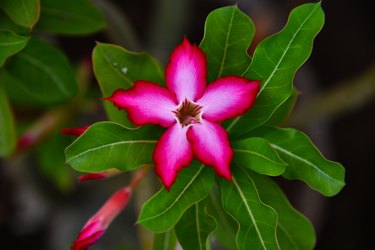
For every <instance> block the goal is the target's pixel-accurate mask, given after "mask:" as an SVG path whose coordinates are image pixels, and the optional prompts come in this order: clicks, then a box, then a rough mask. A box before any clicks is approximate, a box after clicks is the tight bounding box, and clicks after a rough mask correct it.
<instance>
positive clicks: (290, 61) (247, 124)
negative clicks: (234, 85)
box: [227, 3, 324, 136]
mask: <svg viewBox="0 0 375 250" xmlns="http://www.w3.org/2000/svg"><path fill="white" fill-rule="evenodd" d="M323 23H324V13H323V10H322V8H321V6H320V3H310V4H304V5H301V6H299V7H297V8H295V9H294V10H293V11H292V12H291V14H290V16H289V20H288V23H287V24H286V26H285V27H284V29H283V30H282V31H280V32H279V33H277V34H275V35H273V36H270V37H268V38H266V39H265V40H264V41H262V42H261V43H260V44H259V45H258V47H257V48H256V50H255V52H254V56H253V60H252V62H251V65H250V67H249V70H248V71H246V72H245V73H244V74H243V76H245V77H246V78H249V79H261V80H262V83H261V86H260V92H259V94H258V96H257V100H256V102H255V104H254V106H253V107H252V108H251V109H250V111H249V112H247V113H246V114H245V115H243V116H241V117H237V118H235V119H234V120H232V121H230V122H228V127H227V130H228V131H230V133H231V134H232V135H236V136H239V135H241V134H243V133H245V132H247V131H249V130H251V129H253V128H256V127H258V126H260V125H262V124H264V123H265V122H267V121H268V120H269V119H270V117H271V116H272V114H273V113H274V112H275V110H277V109H278V108H279V107H280V106H281V105H282V104H283V103H284V102H285V101H286V100H287V99H288V97H289V96H290V95H291V94H292V91H293V78H294V75H295V73H296V71H297V69H298V68H299V67H300V66H301V65H302V64H303V63H304V62H305V61H306V60H307V58H308V57H309V56H310V54H311V51H312V45H313V40H314V38H315V36H316V35H317V34H318V33H319V31H320V30H321V28H322V26H323Z"/></svg>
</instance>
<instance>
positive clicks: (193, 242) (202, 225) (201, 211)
mask: <svg viewBox="0 0 375 250" xmlns="http://www.w3.org/2000/svg"><path fill="white" fill-rule="evenodd" d="M206 204H207V201H206V200H203V201H201V202H199V203H196V204H194V205H193V206H191V207H190V208H189V209H188V210H187V211H186V212H185V213H184V215H183V216H182V218H181V219H180V221H179V222H178V223H177V224H176V226H175V231H176V235H177V238H178V242H180V244H181V246H182V248H183V249H196V250H205V249H211V247H210V240H209V236H210V234H211V233H212V231H214V230H215V228H216V223H215V220H214V219H213V218H212V217H211V216H209V215H207V213H206Z"/></svg>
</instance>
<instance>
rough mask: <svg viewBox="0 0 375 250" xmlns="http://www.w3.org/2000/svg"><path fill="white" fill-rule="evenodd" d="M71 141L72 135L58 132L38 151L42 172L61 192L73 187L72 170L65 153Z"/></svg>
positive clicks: (39, 165)
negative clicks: (66, 160) (66, 162)
mask: <svg viewBox="0 0 375 250" xmlns="http://www.w3.org/2000/svg"><path fill="white" fill-rule="evenodd" d="M71 141H72V140H71V137H69V136H65V135H62V134H60V133H56V134H54V135H53V137H52V138H51V139H49V140H48V141H47V142H46V143H44V144H43V145H41V146H40V147H38V151H37V156H38V162H39V164H38V167H39V169H40V172H41V173H42V174H43V175H44V176H45V177H46V178H48V179H49V180H50V181H51V182H52V183H53V184H55V185H56V187H57V188H58V189H59V190H60V191H61V192H67V191H70V190H71V189H72V188H73V177H72V170H71V168H69V167H68V166H67V165H66V164H65V155H64V149H65V147H66V146H67V145H68V144H69V143H71Z"/></svg>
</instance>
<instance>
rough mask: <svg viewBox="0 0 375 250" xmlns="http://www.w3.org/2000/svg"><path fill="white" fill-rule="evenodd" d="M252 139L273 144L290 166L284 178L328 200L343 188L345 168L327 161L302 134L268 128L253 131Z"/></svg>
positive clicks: (295, 131) (290, 130)
mask: <svg viewBox="0 0 375 250" xmlns="http://www.w3.org/2000/svg"><path fill="white" fill-rule="evenodd" d="M250 136H260V137H263V138H265V139H266V140H268V141H269V142H270V143H271V146H272V147H273V148H274V149H275V150H276V151H277V152H278V154H279V156H280V157H281V158H282V159H283V160H284V161H285V162H286V163H287V164H288V165H287V168H286V170H285V172H284V174H283V176H284V177H286V178H288V179H299V180H302V181H304V182H306V183H307V184H308V185H309V186H310V187H311V188H313V189H315V190H317V191H319V192H321V193H322V194H324V195H326V196H332V195H335V194H337V193H338V192H340V190H341V189H342V188H343V187H344V185H345V182H344V178H345V169H344V167H343V166H342V165H341V164H340V163H337V162H332V161H328V160H326V159H325V158H324V157H323V156H322V154H321V153H320V152H319V150H318V149H317V148H316V147H315V146H314V144H313V143H312V142H311V141H310V139H309V138H308V137H307V136H306V135H305V134H304V133H302V132H301V131H298V130H296V129H291V128H289V129H280V128H273V127H268V126H265V127H261V128H258V129H256V130H254V131H252V132H251V134H250Z"/></svg>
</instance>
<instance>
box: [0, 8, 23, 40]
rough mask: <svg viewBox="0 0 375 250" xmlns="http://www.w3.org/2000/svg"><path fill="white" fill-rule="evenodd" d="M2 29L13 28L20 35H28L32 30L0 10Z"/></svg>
mask: <svg viewBox="0 0 375 250" xmlns="http://www.w3.org/2000/svg"><path fill="white" fill-rule="evenodd" d="M0 29H1V30H11V31H13V32H15V33H17V34H20V35H28V34H29V33H30V30H29V29H28V28H26V27H22V26H19V25H18V24H16V23H15V22H13V21H12V20H11V19H10V18H9V17H8V16H7V15H6V14H5V13H4V12H3V11H1V10H0Z"/></svg>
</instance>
